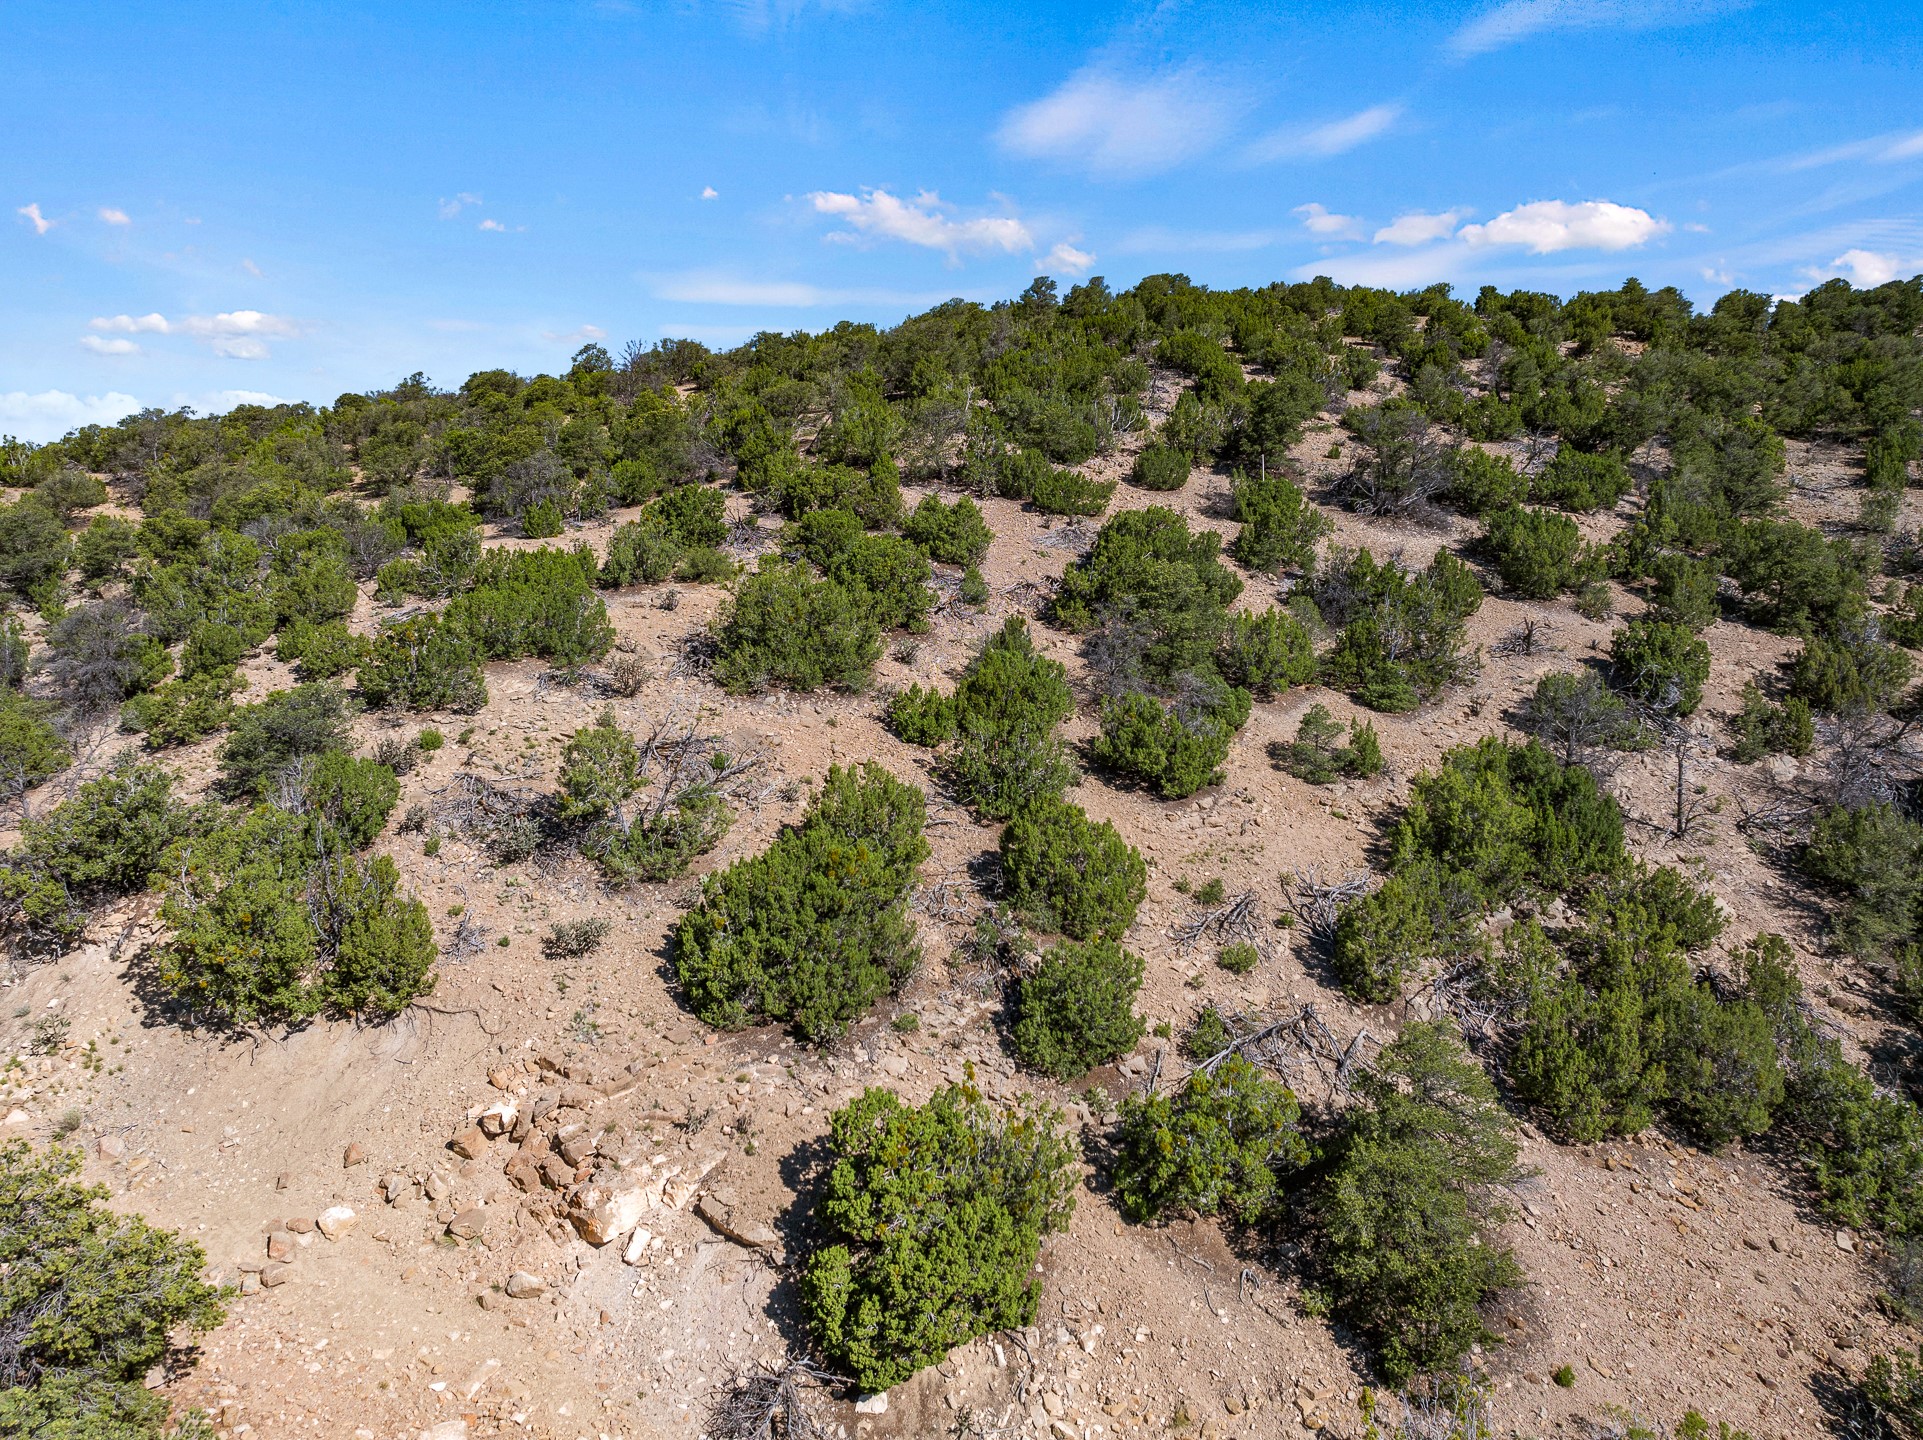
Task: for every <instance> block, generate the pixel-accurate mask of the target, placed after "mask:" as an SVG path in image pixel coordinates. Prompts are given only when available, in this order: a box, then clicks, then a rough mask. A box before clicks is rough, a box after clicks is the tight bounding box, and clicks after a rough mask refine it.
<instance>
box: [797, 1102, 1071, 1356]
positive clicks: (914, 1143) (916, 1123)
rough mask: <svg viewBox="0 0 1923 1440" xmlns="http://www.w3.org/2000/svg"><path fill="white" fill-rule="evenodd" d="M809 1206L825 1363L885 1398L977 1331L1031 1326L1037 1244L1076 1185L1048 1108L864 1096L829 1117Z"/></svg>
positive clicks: (811, 1315) (815, 1323)
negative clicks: (824, 1166)
mask: <svg viewBox="0 0 1923 1440" xmlns="http://www.w3.org/2000/svg"><path fill="white" fill-rule="evenodd" d="M828 1146H829V1151H830V1154H831V1155H832V1156H833V1160H834V1164H833V1167H832V1168H831V1170H830V1171H829V1175H828V1181H827V1186H826V1191H825V1193H824V1195H823V1197H822V1199H821V1200H820V1201H819V1203H817V1205H816V1206H815V1210H814V1218H815V1221H816V1223H817V1224H818V1225H819V1226H820V1227H821V1229H822V1231H823V1234H824V1238H825V1239H826V1240H827V1241H828V1242H829V1243H828V1244H826V1245H825V1246H824V1247H823V1248H821V1249H819V1250H817V1251H815V1252H814V1254H812V1255H811V1256H809V1258H808V1262H807V1268H806V1269H805V1270H804V1272H803V1274H802V1279H801V1303H802V1310H803V1313H804V1314H805V1315H806V1316H807V1319H808V1328H809V1330H810V1332H811V1333H812V1335H813V1336H814V1339H815V1343H816V1344H817V1345H819V1346H820V1347H821V1351H822V1353H823V1355H825V1356H826V1357H827V1358H828V1360H829V1362H830V1363H831V1364H833V1365H834V1366H835V1368H836V1369H837V1370H839V1371H840V1372H842V1373H843V1374H846V1375H848V1376H849V1377H851V1378H852V1379H853V1380H854V1381H855V1383H856V1384H857V1385H858V1386H860V1387H861V1388H862V1389H863V1390H867V1391H875V1392H879V1391H884V1390H887V1389H889V1388H890V1387H891V1386H894V1385H897V1384H899V1383H900V1382H901V1381H903V1380H906V1379H907V1378H908V1377H909V1376H911V1375H913V1374H914V1373H915V1372H916V1371H918V1370H920V1369H922V1368H923V1367H924V1366H927V1365H934V1364H939V1363H940V1362H941V1361H943V1360H945V1359H946V1358H947V1357H948V1354H949V1352H950V1351H951V1350H953V1349H955V1348H956V1347H957V1346H961V1345H965V1344H967V1343H968V1342H969V1341H970V1340H973V1339H976V1338H977V1337H979V1336H982V1335H989V1334H993V1333H995V1332H997V1331H1002V1330H1013V1329H1019V1328H1020V1327H1022V1326H1024V1325H1028V1324H1031V1323H1033V1321H1034V1319H1035V1312H1036V1306H1037V1303H1038V1301H1039V1299H1040V1296H1041V1281H1040V1279H1039V1277H1038V1276H1037V1275H1036V1274H1035V1269H1036V1265H1035V1262H1036V1259H1037V1258H1038V1256H1039V1255H1040V1253H1041V1242H1042V1238H1043V1237H1044V1236H1046V1235H1048V1234H1051V1233H1053V1232H1055V1231H1059V1230H1063V1229H1066V1228H1067V1226H1068V1221H1069V1217H1070V1215H1071V1214H1072V1213H1073V1211H1074V1205H1075V1191H1076V1188H1077V1185H1078V1183H1079V1177H1078V1176H1077V1174H1076V1171H1075V1165H1074V1161H1075V1149H1074V1146H1073V1144H1072V1143H1071V1142H1070V1141H1069V1139H1068V1138H1067V1136H1066V1134H1065V1133H1064V1131H1063V1128H1062V1125H1061V1121H1060V1117H1059V1116H1058V1115H1057V1114H1056V1113H1055V1112H1054V1111H1052V1110H1049V1109H1047V1108H1045V1107H1043V1106H1040V1105H1038V1104H1035V1103H1034V1102H1031V1101H1027V1100H1024V1101H1023V1102H1022V1103H1021V1104H1020V1105H1018V1106H1011V1107H1007V1108H999V1107H995V1106H991V1105H989V1104H988V1103H987V1102H985V1101H984V1100H982V1098H981V1097H980V1096H979V1095H978V1094H977V1093H976V1092H975V1091H974V1090H973V1089H971V1088H969V1087H966V1086H959V1085H957V1086H950V1087H948V1088H947V1089H944V1090H938V1091H936V1092H935V1094H934V1095H933V1096H932V1097H930V1099H929V1101H928V1103H927V1104H926V1105H923V1106H921V1107H920V1108H914V1107H911V1106H908V1105H906V1104H904V1103H903V1102H902V1101H901V1100H900V1099H899V1098H898V1097H897V1096H896V1095H895V1094H894V1093H893V1092H892V1091H888V1090H869V1091H867V1092H866V1093H864V1094H863V1095H862V1096H861V1098H860V1099H858V1100H854V1101H851V1102H850V1103H849V1104H847V1105H845V1106H843V1107H842V1108H841V1109H840V1110H837V1111H836V1112H835V1113H834V1115H833V1116H832V1117H831V1118H830V1120H829V1131H828Z"/></svg>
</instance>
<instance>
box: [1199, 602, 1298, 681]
mask: <svg viewBox="0 0 1923 1440" xmlns="http://www.w3.org/2000/svg"><path fill="white" fill-rule="evenodd" d="M1215 664H1216V668H1217V669H1218V670H1220V671H1221V672H1222V678H1223V679H1225V680H1227V681H1228V682H1229V684H1231V685H1235V686H1239V687H1240V688H1242V689H1244V690H1247V691H1248V692H1249V693H1250V694H1252V695H1254V696H1256V697H1257V698H1258V699H1262V700H1267V699H1269V698H1270V697H1271V696H1273V695H1277V694H1279V693H1281V692H1282V691H1284V690H1286V689H1288V688H1289V687H1290V686H1291V685H1307V684H1308V683H1309V682H1311V681H1312V680H1314V679H1315V647H1314V646H1313V645H1312V644H1311V643H1310V641H1309V633H1308V631H1306V630H1304V629H1303V628H1302V624H1301V622H1300V621H1299V620H1297V619H1296V618H1295V617H1294V616H1293V615H1291V614H1289V613H1288V612H1287V611H1285V610H1277V609H1276V608H1275V607H1274V606H1270V607H1269V608H1268V609H1267V610H1264V611H1262V612H1261V613H1259V614H1251V613H1247V612H1245V613H1242V614H1238V615H1234V616H1231V617H1230V619H1229V624H1228V629H1227V631H1226V632H1225V633H1224V634H1223V636H1222V644H1221V648H1220V649H1219V650H1217V651H1216V655H1215Z"/></svg>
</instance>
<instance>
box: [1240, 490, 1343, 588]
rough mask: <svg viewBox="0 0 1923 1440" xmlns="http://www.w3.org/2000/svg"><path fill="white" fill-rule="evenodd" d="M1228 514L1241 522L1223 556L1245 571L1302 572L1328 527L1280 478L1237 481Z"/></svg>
mask: <svg viewBox="0 0 1923 1440" xmlns="http://www.w3.org/2000/svg"><path fill="white" fill-rule="evenodd" d="M1231 505H1232V512H1233V514H1234V517H1235V518H1236V519H1237V520H1239V521H1241V522H1242V528H1241V529H1240V530H1239V531H1237V532H1236V536H1235V539H1234V541H1233V542H1231V544H1230V545H1229V553H1230V554H1231V555H1233V556H1234V557H1235V558H1236V559H1237V560H1238V561H1239V562H1241V564H1243V565H1245V566H1247V567H1248V568H1249V569H1251V570H1263V571H1269V572H1271V573H1280V572H1281V571H1284V570H1307V569H1308V568H1309V567H1310V566H1311V565H1313V564H1314V563H1315V547H1316V544H1317V542H1319V541H1320V540H1321V539H1322V537H1323V536H1324V535H1327V534H1328V533H1329V531H1330V530H1332V529H1333V528H1334V525H1333V524H1332V523H1331V522H1330V520H1329V517H1328V516H1326V515H1324V514H1323V513H1322V512H1321V511H1320V510H1319V509H1317V508H1316V507H1315V505H1314V504H1313V503H1311V502H1310V500H1309V499H1308V497H1307V496H1305V495H1304V494H1303V493H1302V490H1301V488H1300V487H1299V486H1297V485H1296V484H1295V483H1294V482H1293V481H1291V480H1289V479H1288V478H1287V477H1285V476H1283V475H1279V474H1277V475H1269V476H1266V477H1264V478H1261V479H1248V478H1243V479H1238V480H1237V481H1236V482H1235V488H1234V490H1233V492H1232V501H1231Z"/></svg>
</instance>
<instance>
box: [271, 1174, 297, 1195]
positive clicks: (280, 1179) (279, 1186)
mask: <svg viewBox="0 0 1923 1440" xmlns="http://www.w3.org/2000/svg"><path fill="white" fill-rule="evenodd" d="M293 1183H294V1177H293V1175H292V1174H291V1173H289V1172H288V1171H286V1170H283V1171H281V1172H280V1174H278V1175H276V1176H275V1177H274V1188H275V1189H276V1190H285V1189H286V1188H287V1187H288V1186H289V1185H292V1184H293Z"/></svg>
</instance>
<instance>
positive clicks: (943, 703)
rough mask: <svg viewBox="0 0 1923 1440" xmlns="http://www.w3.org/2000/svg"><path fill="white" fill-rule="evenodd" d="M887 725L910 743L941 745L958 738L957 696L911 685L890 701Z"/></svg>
mask: <svg viewBox="0 0 1923 1440" xmlns="http://www.w3.org/2000/svg"><path fill="white" fill-rule="evenodd" d="M888 728H889V729H890V730H892V731H894V732H895V734H897V735H899V736H900V737H901V738H902V739H903V740H906V741H907V742H908V743H909V744H910V745H942V744H945V743H947V742H948V741H950V740H953V739H954V738H955V697H954V696H952V695H944V694H942V693H941V692H940V691H939V690H924V689H922V688H921V686H920V685H919V684H915V685H910V686H909V687H908V688H907V689H906V690H903V691H900V692H898V693H897V694H896V695H895V697H894V698H893V699H892V700H890V701H889V702H888Z"/></svg>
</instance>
